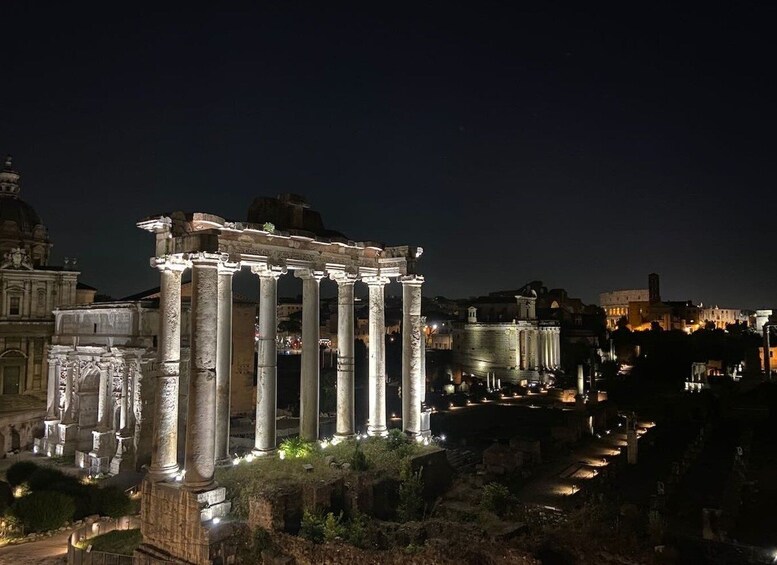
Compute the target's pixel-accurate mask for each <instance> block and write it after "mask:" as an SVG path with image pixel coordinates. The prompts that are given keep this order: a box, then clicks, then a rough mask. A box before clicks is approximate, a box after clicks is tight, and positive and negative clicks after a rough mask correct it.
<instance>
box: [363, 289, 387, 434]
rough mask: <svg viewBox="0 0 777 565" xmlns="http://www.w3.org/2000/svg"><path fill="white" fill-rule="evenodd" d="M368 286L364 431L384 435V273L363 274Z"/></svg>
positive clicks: (385, 430)
mask: <svg viewBox="0 0 777 565" xmlns="http://www.w3.org/2000/svg"><path fill="white" fill-rule="evenodd" d="M364 282H365V283H367V287H368V288H369V293H370V294H369V324H370V326H369V338H370V344H369V349H370V357H369V382H368V386H369V391H368V392H369V412H368V414H369V416H368V418H367V434H368V435H371V436H385V435H387V434H388V428H387V427H386V314H385V308H386V303H385V297H384V294H385V293H384V289H385V286H386V284H387V283H388V282H389V279H388V278H387V277H369V278H365V279H364Z"/></svg>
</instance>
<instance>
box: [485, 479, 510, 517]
mask: <svg viewBox="0 0 777 565" xmlns="http://www.w3.org/2000/svg"><path fill="white" fill-rule="evenodd" d="M509 504H510V491H509V490H508V489H507V487H506V486H504V485H502V484H499V483H488V484H487V485H486V486H484V487H483V495H482V497H481V499H480V506H481V508H483V509H484V510H489V511H491V512H494V513H495V514H496V515H497V516H503V515H504V514H505V512H507V507H508V505H509Z"/></svg>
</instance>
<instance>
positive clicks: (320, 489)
mask: <svg viewBox="0 0 777 565" xmlns="http://www.w3.org/2000/svg"><path fill="white" fill-rule="evenodd" d="M343 485H344V483H343V479H342V478H338V479H334V480H331V481H327V482H324V481H320V482H317V483H309V484H306V485H305V486H304V487H303V488H302V508H303V509H304V510H307V511H308V512H313V513H324V512H330V511H331V512H335V513H337V512H339V511H340V510H342V508H343Z"/></svg>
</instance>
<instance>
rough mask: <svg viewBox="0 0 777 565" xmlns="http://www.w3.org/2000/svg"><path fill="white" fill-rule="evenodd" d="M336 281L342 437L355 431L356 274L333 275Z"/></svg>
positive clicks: (338, 431) (338, 433) (339, 433)
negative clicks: (354, 341) (354, 307)
mask: <svg viewBox="0 0 777 565" xmlns="http://www.w3.org/2000/svg"><path fill="white" fill-rule="evenodd" d="M333 278H334V280H335V281H337V424H336V431H335V435H336V436H337V437H338V438H340V439H345V438H349V437H353V436H354V434H355V432H356V414H355V408H354V405H355V400H354V358H353V357H354V351H353V339H354V336H353V285H354V283H355V282H356V276H354V275H349V274H347V273H342V274H338V275H336V276H334V277H333Z"/></svg>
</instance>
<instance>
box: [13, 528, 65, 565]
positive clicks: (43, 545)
mask: <svg viewBox="0 0 777 565" xmlns="http://www.w3.org/2000/svg"><path fill="white" fill-rule="evenodd" d="M68 536H70V532H69V531H67V532H62V533H59V534H57V535H55V536H51V537H50V538H45V539H42V540H39V541H31V542H29V543H22V544H19V545H9V546H7V547H0V563H3V564H5V563H8V564H9V565H54V564H57V565H60V564H63V563H67V538H68Z"/></svg>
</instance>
